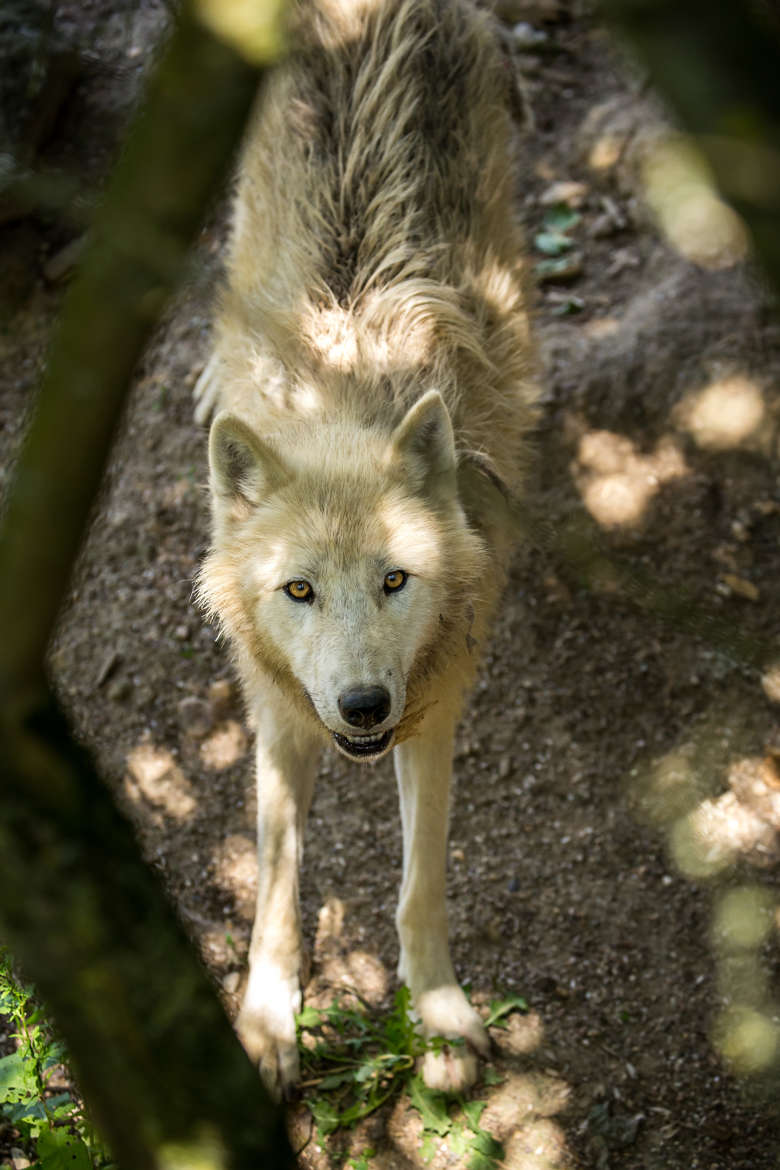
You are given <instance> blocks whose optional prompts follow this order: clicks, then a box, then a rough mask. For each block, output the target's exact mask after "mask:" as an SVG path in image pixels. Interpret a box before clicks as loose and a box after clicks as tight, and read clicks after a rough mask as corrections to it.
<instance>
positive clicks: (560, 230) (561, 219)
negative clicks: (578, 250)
mask: <svg viewBox="0 0 780 1170" xmlns="http://www.w3.org/2000/svg"><path fill="white" fill-rule="evenodd" d="M581 218H582V216H581V215H580V214H579V213H578V212H576V211H572V210H571V209H570V208H568V207H566V206H565V205H564V204H559V205H556V206H555V207H551V208H550V209H549V211H547V213H546V214H545V217H544V226H543V229H542V231H541V232H538V233H537V234H536V235H535V236H534V247H535V248H536V250H537V251H538V252H542V253H544V255H545V256H560V255H561V254H562V253H563V252H567V251H568V250H569V248H571V247H572V245H573V243H574V241H573V240H572V239H571V237H570V236H569V234H568V233H569V232H570V231H571V229H572V228H573V227H576V226H577V224H578V223H579V222H580V220H581Z"/></svg>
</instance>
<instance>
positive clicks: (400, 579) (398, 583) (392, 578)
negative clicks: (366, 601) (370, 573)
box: [384, 569, 408, 593]
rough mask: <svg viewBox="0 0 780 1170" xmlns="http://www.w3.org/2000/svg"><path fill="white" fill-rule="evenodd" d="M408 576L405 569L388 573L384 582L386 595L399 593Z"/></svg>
mask: <svg viewBox="0 0 780 1170" xmlns="http://www.w3.org/2000/svg"><path fill="white" fill-rule="evenodd" d="M407 576H408V574H407V573H405V572H404V571H403V569H393V570H392V571H391V572H389V573H387V574H386V576H385V580H384V590H385V593H397V592H398V590H399V589H403V587H404V585H405V584H406V578H407Z"/></svg>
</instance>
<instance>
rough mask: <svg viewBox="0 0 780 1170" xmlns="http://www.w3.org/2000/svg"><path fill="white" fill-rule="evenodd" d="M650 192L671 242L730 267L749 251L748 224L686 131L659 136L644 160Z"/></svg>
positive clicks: (703, 260)
mask: <svg viewBox="0 0 780 1170" xmlns="http://www.w3.org/2000/svg"><path fill="white" fill-rule="evenodd" d="M642 182H643V186H644V192H645V198H646V199H647V202H648V205H649V206H650V208H651V210H652V211H653V214H654V215H655V217H656V219H657V220H658V223H659V225H660V227H661V230H662V231H663V233H664V235H665V236H666V238H667V239H668V241H669V243H670V244H671V245H672V247H673V248H675V249H676V250H677V251H678V252H679V253H680V254H681V255H682V256H684V257H685V258H686V259H687V260H692V261H693V262H694V263H695V264H699V265H700V266H701V267H703V268H710V269H720V268H730V267H731V266H732V265H734V264H736V263H738V262H739V261H740V260H743V259H744V258H745V256H746V255H747V251H748V233H747V229H746V227H745V225H744V223H743V221H742V219H741V218H740V216H739V215H737V213H736V212H735V211H734V210H733V208H731V207H729V205H728V204H727V203H724V202H723V200H722V199H721V198H720V196H719V195H718V192H717V189H716V186H715V182H714V179H713V177H712V175H711V173H710V169H709V167H708V165H707V163H706V161H705V159H704V157H703V155H701V154H700V153H699V151H698V150H697V149H696V147H695V146H694V145H693V143H692V142H691V141H690V139H687V138H684V137H683V136H682V135H672V136H669V137H664V138H659V139H658V141H657V142H655V143H654V144H653V145H652V146H651V147H650V148H649V150H648V152H647V155H646V157H645V159H644V162H643V164H642Z"/></svg>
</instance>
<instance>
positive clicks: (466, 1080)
mask: <svg viewBox="0 0 780 1170" xmlns="http://www.w3.org/2000/svg"><path fill="white" fill-rule="evenodd" d="M453 733H454V721H453V719H452V717H451V716H449V715H448V714H447V713H446V712H445V711H441V710H440V709H439V707H438V706H437V707H435V708H433V709H432V710H431V711H430V712H429V713H428V715H427V716H426V718H425V721H424V722H423V724H422V727H421V729H420V731H419V732H418V733H417V734H416V735H415V736H413V737H412V738H411V739H409V740H407V741H406V742H405V743H401V744H399V745H398V747H397V748H396V750H395V767H396V775H397V777H398V789H399V794H400V800H401V822H402V826H403V841H404V862H403V881H402V884H401V897H400V900H399V904H398V915H397V923H398V934H399V937H400V940H401V959H400V963H399V967H398V974H399V977H400V978H401V979H403V980H404V982H406V983H407V984H408V986H409V990H410V991H411V993H412V1002H413V1005H414V1008H415V1010H416V1012H417V1013H418V1015H419V1016H420V1019H421V1021H422V1026H423V1032H424V1034H425V1035H426V1036H445V1037H450V1038H453V1039H460V1040H463V1041H465V1043H463V1044H461V1045H457V1046H451V1047H445V1048H443V1049H442V1050H441V1051H440V1052H437V1053H436V1052H429V1053H427V1054H426V1056H425V1059H424V1062H423V1069H422V1072H423V1078H424V1080H425V1082H426V1084H427V1085H428V1087H429V1088H432V1089H443V1090H445V1091H447V1092H459V1091H460V1090H461V1089H464V1088H465V1087H466V1086H468V1085H470V1084H472V1083H473V1081H474V1080H476V1076H477V1060H476V1057H475V1055H474V1051H473V1050H474V1049H476V1050H477V1051H478V1052H480V1053H482V1055H483V1056H486V1055H487V1053H488V1051H489V1041H488V1037H487V1034H486V1032H485V1029H484V1027H483V1024H482V1021H481V1019H480V1018H479V1016H478V1015H477V1013H476V1012H475V1011H474V1009H473V1008H472V1007H471V1005H470V1004H469V1002H468V1000H467V999H466V996H465V995H464V994H463V992H462V990H461V989H460V987H459V986H458V982H457V980H456V978H455V972H454V970H453V966H452V960H451V959H450V951H449V943H448V939H447V909H446V906H445V870H446V864H447V857H446V854H447V829H448V818H449V791H450V780H451V776H452V763H451V761H452V750H453V738H454V734H453Z"/></svg>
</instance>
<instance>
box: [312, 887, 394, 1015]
mask: <svg viewBox="0 0 780 1170" xmlns="http://www.w3.org/2000/svg"><path fill="white" fill-rule="evenodd" d="M346 911H347V908H346V906H345V904H344V902H342V900H341V898H336V897H330V898H327V899H326V901H325V903H324V904H323V906H322V907H321V908H320V911H319V914H318V915H317V934H316V938H315V941H314V957H315V962H316V966H317V972H318V974H317V978H316V980H315V987H314V988H313V989H312V991H313V994H314V995H316V997H317V999H318V1001H319V1000H321V999H323V998H332V996H333V993H334V992H335V991H338V989H339V988H343V989H344V990H345V991H355V992H357V994H358V995H359V996H360V998H361V999H362V1000H365V1002H366V1003H369V1004H372V1005H374V1006H376V1005H379V1004H381V1003H382V1002H383V1001H384V999H385V997H386V996H387V993H388V991H389V990H390V975H389V972H388V970H387V968H386V967H385V965H384V964H383V963H382V962H381V961H380V960H379V959H378V958H377V957H376V955H372V954H370V953H369V952H368V951H364V950H361V949H357V948H350V947H349V945H348V942H347V940H346V938H345V931H344V919H345V915H346ZM308 1001H309V990H308V989H307V1002H308Z"/></svg>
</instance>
